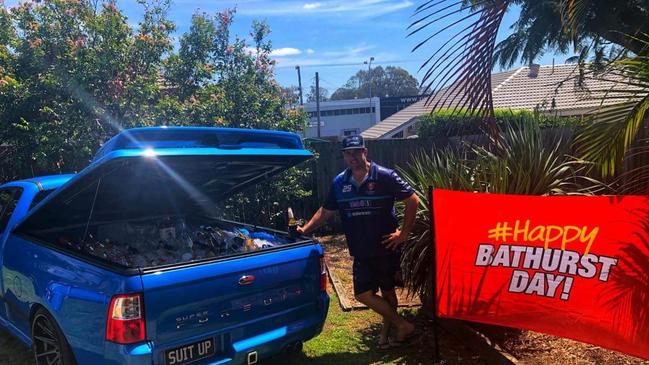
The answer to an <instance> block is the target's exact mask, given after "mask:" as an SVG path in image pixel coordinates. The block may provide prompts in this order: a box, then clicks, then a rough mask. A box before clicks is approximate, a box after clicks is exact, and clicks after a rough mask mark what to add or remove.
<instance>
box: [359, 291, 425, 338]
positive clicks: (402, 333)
mask: <svg viewBox="0 0 649 365" xmlns="http://www.w3.org/2000/svg"><path fill="white" fill-rule="evenodd" d="M356 300H358V301H359V302H361V303H363V304H365V305H366V306H368V307H369V308H370V309H371V310H373V311H375V312H376V313H378V314H380V315H382V316H383V318H384V319H385V320H387V321H388V322H389V323H391V324H393V325H394V326H395V327H397V341H403V340H404V339H405V338H406V337H408V335H410V334H411V333H412V332H413V331H414V330H415V326H414V325H413V324H412V323H410V322H408V321H406V320H405V319H404V318H403V317H401V316H400V315H399V313H397V310H396V309H395V308H393V307H392V305H391V304H390V302H388V301H387V300H385V299H383V298H381V297H380V296H378V295H376V294H374V292H373V291H372V290H368V291H365V292H363V293H360V294H357V295H356Z"/></svg>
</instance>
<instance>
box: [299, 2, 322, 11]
mask: <svg viewBox="0 0 649 365" xmlns="http://www.w3.org/2000/svg"><path fill="white" fill-rule="evenodd" d="M321 6H322V3H308V4H304V6H303V7H302V8H303V9H304V10H311V9H316V8H319V7H321Z"/></svg>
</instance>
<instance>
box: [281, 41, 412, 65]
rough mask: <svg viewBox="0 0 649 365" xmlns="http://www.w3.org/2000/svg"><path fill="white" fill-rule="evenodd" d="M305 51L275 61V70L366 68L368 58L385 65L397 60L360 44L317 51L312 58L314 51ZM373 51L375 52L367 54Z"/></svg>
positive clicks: (397, 57)
mask: <svg viewBox="0 0 649 365" xmlns="http://www.w3.org/2000/svg"><path fill="white" fill-rule="evenodd" d="M309 50H311V51H313V50H312V49H307V50H306V52H305V53H304V54H301V55H299V56H295V57H283V58H279V59H277V68H279V69H282V68H289V67H294V66H297V65H299V66H303V67H338V66H354V67H367V66H364V65H363V61H367V59H369V57H370V56H373V57H374V58H375V59H376V61H375V62H380V63H386V62H390V61H394V60H399V55H398V54H392V53H387V52H380V51H379V52H376V51H377V50H376V46H374V45H367V44H360V45H357V46H350V47H345V48H342V49H336V50H326V51H323V52H321V51H318V53H317V56H314V54H315V51H313V53H310V52H309ZM370 50H374V51H375V52H369V51H370Z"/></svg>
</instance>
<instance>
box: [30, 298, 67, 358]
mask: <svg viewBox="0 0 649 365" xmlns="http://www.w3.org/2000/svg"><path fill="white" fill-rule="evenodd" d="M32 351H33V352H34V357H35V359H36V365H74V364H76V362H75V361H74V357H73V356H72V351H71V350H70V346H69V345H68V342H67V341H66V340H65V336H63V332H62V331H61V329H60V328H59V326H58V325H57V324H56V322H55V321H54V319H53V318H52V316H50V314H49V313H47V312H46V311H45V310H43V309H39V310H37V311H36V314H34V318H33V319H32Z"/></svg>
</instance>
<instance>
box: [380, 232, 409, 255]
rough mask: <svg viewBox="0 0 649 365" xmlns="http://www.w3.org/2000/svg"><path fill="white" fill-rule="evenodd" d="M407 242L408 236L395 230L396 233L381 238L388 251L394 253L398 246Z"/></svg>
mask: <svg viewBox="0 0 649 365" xmlns="http://www.w3.org/2000/svg"><path fill="white" fill-rule="evenodd" d="M407 240H408V235H407V234H404V233H403V232H401V230H399V229H397V230H396V231H394V232H392V233H390V234H387V235H385V236H383V242H382V243H383V244H384V245H385V248H387V249H388V250H392V251H395V250H396V249H397V248H399V246H401V245H402V244H403V243H404V242H406V241H407Z"/></svg>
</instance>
